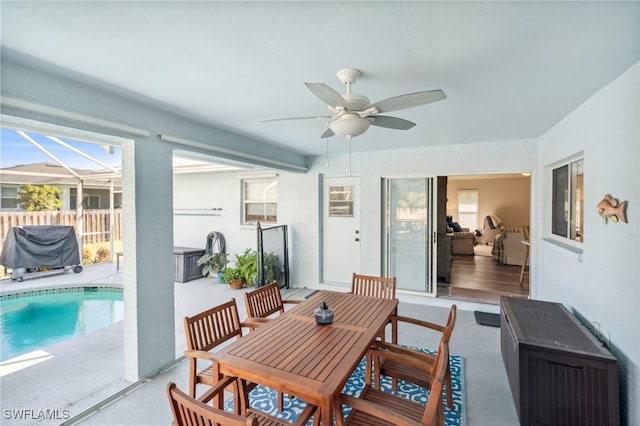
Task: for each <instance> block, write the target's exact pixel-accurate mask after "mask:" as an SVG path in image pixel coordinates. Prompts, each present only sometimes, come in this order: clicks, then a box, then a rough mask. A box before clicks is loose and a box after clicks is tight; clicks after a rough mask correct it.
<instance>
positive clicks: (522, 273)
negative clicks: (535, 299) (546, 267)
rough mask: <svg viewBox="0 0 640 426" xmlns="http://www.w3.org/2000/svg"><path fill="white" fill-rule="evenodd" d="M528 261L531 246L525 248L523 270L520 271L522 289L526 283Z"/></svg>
mask: <svg viewBox="0 0 640 426" xmlns="http://www.w3.org/2000/svg"><path fill="white" fill-rule="evenodd" d="M527 260H529V246H526V248H525V252H524V260H523V261H522V268H521V269H520V287H522V283H523V282H524V270H525V268H526V267H527Z"/></svg>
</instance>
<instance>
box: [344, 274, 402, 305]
mask: <svg viewBox="0 0 640 426" xmlns="http://www.w3.org/2000/svg"><path fill="white" fill-rule="evenodd" d="M351 293H353V294H359V295H361V296H371V297H378V298H381V299H395V298H396V277H391V278H387V277H374V276H369V275H360V274H356V273H354V274H353V277H352V280H351Z"/></svg>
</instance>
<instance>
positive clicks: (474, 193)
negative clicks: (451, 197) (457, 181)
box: [458, 189, 478, 231]
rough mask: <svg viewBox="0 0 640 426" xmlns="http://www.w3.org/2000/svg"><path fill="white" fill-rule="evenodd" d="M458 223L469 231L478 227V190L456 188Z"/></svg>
mask: <svg viewBox="0 0 640 426" xmlns="http://www.w3.org/2000/svg"><path fill="white" fill-rule="evenodd" d="M458 223H459V224H460V227H462V228H469V230H470V231H473V230H474V229H476V228H478V190H477V189H460V190H458Z"/></svg>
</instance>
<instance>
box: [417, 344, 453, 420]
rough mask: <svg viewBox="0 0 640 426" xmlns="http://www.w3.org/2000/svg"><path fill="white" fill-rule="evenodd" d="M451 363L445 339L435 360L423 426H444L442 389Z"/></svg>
mask: <svg viewBox="0 0 640 426" xmlns="http://www.w3.org/2000/svg"><path fill="white" fill-rule="evenodd" d="M448 361H449V345H448V344H447V342H446V341H445V339H444V337H443V338H442V339H441V341H440V345H439V347H438V354H437V355H436V360H435V363H436V364H435V371H434V374H433V379H432V381H431V387H430V389H429V400H428V401H427V406H426V408H425V410H424V415H423V416H422V424H423V425H427V426H441V425H443V424H444V401H443V396H442V388H443V384H444V378H445V374H446V372H447V365H448Z"/></svg>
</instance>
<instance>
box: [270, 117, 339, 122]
mask: <svg viewBox="0 0 640 426" xmlns="http://www.w3.org/2000/svg"><path fill="white" fill-rule="evenodd" d="M311 118H315V119H317V120H322V119H329V118H331V116H330V115H313V116H309V117H287V118H268V119H266V120H260V122H261V123H268V122H270V121H285V120H308V119H311Z"/></svg>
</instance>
